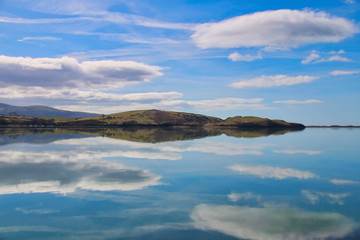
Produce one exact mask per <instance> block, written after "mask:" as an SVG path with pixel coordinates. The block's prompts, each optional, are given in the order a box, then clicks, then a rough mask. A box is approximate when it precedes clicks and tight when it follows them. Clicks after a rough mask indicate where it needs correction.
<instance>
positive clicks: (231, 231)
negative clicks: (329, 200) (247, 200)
mask: <svg viewBox="0 0 360 240" xmlns="http://www.w3.org/2000/svg"><path fill="white" fill-rule="evenodd" d="M191 219H192V220H193V221H194V223H193V224H194V226H195V228H198V229H201V230H207V231H208V230H210V231H218V232H220V233H223V234H226V235H229V236H233V237H236V238H239V239H251V240H286V239H287V240H289V239H299V240H300V239H301V240H305V239H307V240H315V239H328V238H343V237H345V236H346V235H349V234H350V233H352V232H353V231H354V230H355V229H356V228H357V227H358V224H357V223H355V222H354V221H353V220H352V219H350V218H348V217H346V216H343V215H341V214H339V213H332V212H328V213H327V212H322V213H317V212H310V211H305V210H301V209H295V208H251V207H236V206H228V205H209V204H200V205H198V206H196V207H195V209H194V210H193V211H192V213H191Z"/></svg>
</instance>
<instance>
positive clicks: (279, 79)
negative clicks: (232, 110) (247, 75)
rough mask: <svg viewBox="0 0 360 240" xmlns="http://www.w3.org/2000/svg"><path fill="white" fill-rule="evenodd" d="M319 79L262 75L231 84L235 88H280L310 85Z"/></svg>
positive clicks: (301, 76)
mask: <svg viewBox="0 0 360 240" xmlns="http://www.w3.org/2000/svg"><path fill="white" fill-rule="evenodd" d="M317 78H318V77H314V76H307V75H299V76H295V77H292V76H287V75H274V76H266V75H262V76H260V77H256V78H253V79H249V80H242V81H239V82H235V83H232V84H230V87H233V88H268V87H279V86H291V85H295V84H300V83H309V82H312V81H314V80H315V79H317Z"/></svg>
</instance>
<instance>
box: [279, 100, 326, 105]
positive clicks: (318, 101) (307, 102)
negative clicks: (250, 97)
mask: <svg viewBox="0 0 360 240" xmlns="http://www.w3.org/2000/svg"><path fill="white" fill-rule="evenodd" d="M273 103H284V104H312V103H322V101H320V100H316V99H308V100H303V101H300V100H281V101H273Z"/></svg>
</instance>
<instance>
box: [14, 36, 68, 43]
mask: <svg viewBox="0 0 360 240" xmlns="http://www.w3.org/2000/svg"><path fill="white" fill-rule="evenodd" d="M60 40H62V38H58V37H46V36H45V37H23V38H21V39H19V40H18V42H26V41H60Z"/></svg>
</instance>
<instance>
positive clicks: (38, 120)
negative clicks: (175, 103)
mask: <svg viewBox="0 0 360 240" xmlns="http://www.w3.org/2000/svg"><path fill="white" fill-rule="evenodd" d="M0 126H3V127H202V128H211V127H213V128H239V129H249V128H275V129H296V130H301V129H304V128H305V126H304V125H302V124H300V123H290V122H286V121H283V120H270V119H267V118H259V117H252V116H246V117H242V116H236V117H229V118H227V119H225V120H223V119H221V118H217V117H210V116H206V115H200V114H193V113H185V112H172V111H161V110H138V111H129V112H122V113H115V114H109V115H101V116H95V117H82V118H60V117H22V116H9V115H1V116H0Z"/></svg>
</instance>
